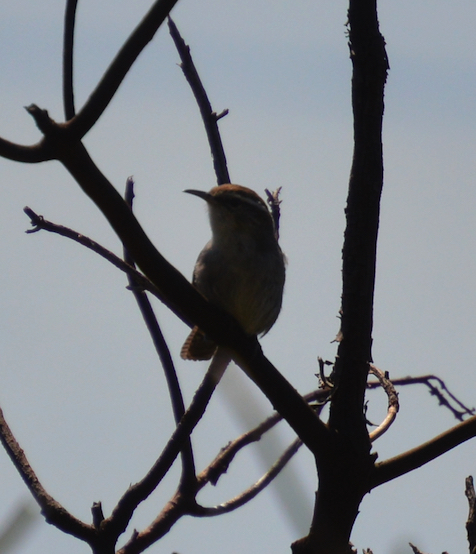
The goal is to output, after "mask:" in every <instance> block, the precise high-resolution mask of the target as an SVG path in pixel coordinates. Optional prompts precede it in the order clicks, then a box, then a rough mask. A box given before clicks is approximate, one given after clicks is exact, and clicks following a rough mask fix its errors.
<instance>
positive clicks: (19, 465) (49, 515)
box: [0, 410, 96, 544]
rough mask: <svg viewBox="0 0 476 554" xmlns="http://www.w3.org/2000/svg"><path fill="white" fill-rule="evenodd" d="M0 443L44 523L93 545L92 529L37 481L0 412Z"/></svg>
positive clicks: (93, 532)
mask: <svg viewBox="0 0 476 554" xmlns="http://www.w3.org/2000/svg"><path fill="white" fill-rule="evenodd" d="M0 441H1V442H2V444H3V446H4V448H5V450H6V451H7V454H8V456H9V457H10V459H11V461H12V462H13V465H14V466H15V467H16V469H17V470H18V473H19V474H20V476H21V478H22V479H23V481H24V482H25V484H26V486H27V487H28V489H29V490H30V492H31V494H32V496H33V498H34V499H35V500H36V502H37V503H38V505H39V506H40V508H41V512H42V514H43V516H44V517H45V519H46V521H47V522H48V523H50V524H52V525H54V526H55V527H57V528H58V529H60V530H61V531H63V532H64V533H68V534H69V535H73V536H75V537H77V538H78V539H81V540H83V541H86V542H87V543H89V544H93V542H94V539H95V536H96V532H95V530H94V528H93V527H92V526H91V525H86V524H85V523H83V522H82V521H80V520H79V519H76V518H75V517H74V516H72V515H71V514H70V513H69V512H68V511H66V510H65V508H63V506H62V505H61V504H59V502H57V501H56V500H55V499H54V498H53V497H52V496H50V495H49V494H48V493H47V492H46V490H45V489H44V488H43V486H42V484H41V483H40V481H39V480H38V477H37V476H36V474H35V472H34V471H33V469H32V467H31V466H30V464H29V462H28V460H27V458H26V456H25V453H24V452H23V450H22V449H21V447H20V445H19V444H18V442H17V440H16V439H15V437H14V436H13V433H12V432H11V430H10V427H9V426H8V424H7V422H6V421H5V418H4V417H3V412H2V410H0Z"/></svg>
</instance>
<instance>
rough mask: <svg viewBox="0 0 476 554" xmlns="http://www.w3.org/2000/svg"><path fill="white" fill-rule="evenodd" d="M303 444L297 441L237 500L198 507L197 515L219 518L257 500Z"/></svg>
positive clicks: (236, 497) (236, 498) (237, 497)
mask: <svg viewBox="0 0 476 554" xmlns="http://www.w3.org/2000/svg"><path fill="white" fill-rule="evenodd" d="M301 446H302V442H301V440H300V439H296V440H295V441H294V442H293V443H292V444H291V445H290V446H289V447H288V448H287V449H286V450H285V451H284V453H283V454H282V455H281V456H280V457H279V459H278V460H277V461H276V462H275V463H274V464H273V465H272V466H271V467H270V469H269V470H268V471H267V472H266V473H265V474H264V475H263V477H261V479H259V480H258V481H256V483H255V484H254V485H252V486H251V487H250V488H249V489H247V490H245V491H244V492H242V493H241V494H239V495H238V496H235V498H232V499H231V500H229V501H228V502H224V503H223V504H219V505H218V506H213V507H204V506H197V508H196V511H195V513H193V514H192V515H196V516H199V517H210V516H218V515H221V514H227V513H229V512H232V511H233V510H236V509H237V508H239V507H240V506H243V505H244V504H246V503H247V502H249V501H250V500H252V499H253V498H255V497H256V496H257V495H258V494H259V493H260V492H261V491H262V490H264V489H265V488H266V487H267V486H268V485H269V484H270V483H271V482H272V481H273V479H274V478H275V477H277V476H278V475H279V473H280V472H281V471H282V469H283V468H284V466H285V465H286V464H287V463H288V462H289V460H290V459H291V458H292V457H293V456H294V454H296V452H297V451H298V450H299V449H300V448H301Z"/></svg>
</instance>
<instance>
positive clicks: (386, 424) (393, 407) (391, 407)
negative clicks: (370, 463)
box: [369, 364, 399, 442]
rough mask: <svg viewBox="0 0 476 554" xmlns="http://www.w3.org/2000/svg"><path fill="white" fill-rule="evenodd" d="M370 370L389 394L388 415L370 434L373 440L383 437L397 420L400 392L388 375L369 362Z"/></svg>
mask: <svg viewBox="0 0 476 554" xmlns="http://www.w3.org/2000/svg"><path fill="white" fill-rule="evenodd" d="M369 370H370V373H372V374H373V375H375V376H376V377H377V379H378V380H379V383H380V385H381V386H382V388H383V389H384V390H385V392H386V393H387V396H388V410H387V417H386V418H385V419H384V420H383V421H382V423H381V424H380V425H379V426H378V427H377V428H376V429H374V430H373V431H372V432H371V433H370V434H369V438H370V440H371V441H372V442H373V441H375V440H377V439H378V438H379V437H381V436H382V435H383V434H384V433H386V432H387V431H388V429H389V428H390V426H391V425H392V423H393V422H394V421H395V418H396V417H397V413H398V410H399V403H398V393H397V391H396V390H395V387H394V386H393V383H392V382H391V381H390V379H389V378H388V376H387V375H386V374H385V373H384V372H383V371H382V370H381V369H379V368H378V367H377V366H375V365H374V364H369Z"/></svg>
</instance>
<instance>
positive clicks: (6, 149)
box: [0, 138, 54, 164]
mask: <svg viewBox="0 0 476 554" xmlns="http://www.w3.org/2000/svg"><path fill="white" fill-rule="evenodd" d="M0 156H1V157H2V158H6V159H7V160H12V161H14V162H22V163H27V164H37V163H40V162H46V161H48V160H53V159H54V155H53V152H52V151H51V150H50V149H49V148H48V146H47V144H46V142H45V141H44V140H41V141H40V142H38V143H36V144H33V145H31V146H24V145H23V144H16V143H14V142H10V141H9V140H5V139H3V138H0Z"/></svg>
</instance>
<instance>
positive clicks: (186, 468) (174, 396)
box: [124, 177, 196, 490]
mask: <svg viewBox="0 0 476 554" xmlns="http://www.w3.org/2000/svg"><path fill="white" fill-rule="evenodd" d="M124 197H125V200H126V203H127V204H128V206H129V207H130V208H131V210H132V205H133V199H134V181H133V180H132V178H131V177H129V178H128V179H127V182H126V192H125V196H124ZM124 261H125V262H126V263H127V264H128V265H130V266H131V267H135V265H134V260H133V259H132V257H131V256H130V255H129V253H128V251H127V250H126V249H124ZM127 278H128V280H129V287H130V290H131V291H132V293H133V295H134V298H135V299H136V302H137V305H138V306H139V310H140V312H141V314H142V317H143V319H144V322H145V324H146V326H147V329H148V331H149V333H150V336H151V338H152V342H153V343H154V346H155V349H156V352H157V354H158V355H159V358H160V361H161V363H162V367H163V369H164V374H165V379H166V381H167V386H168V389H169V395H170V400H171V403H172V411H173V414H174V419H175V424H176V425H178V424H179V422H180V420H181V419H182V417H183V414H184V413H185V404H184V401H183V396H182V391H181V389H180V384H179V381H178V377H177V372H176V371H175V366H174V363H173V361H172V356H171V354H170V350H169V347H168V345H167V343H166V342H165V338H164V335H163V334H162V330H161V328H160V326H159V322H158V321H157V317H156V315H155V313H154V310H153V309H152V306H151V304H150V302H149V299H148V298H147V295H146V293H145V291H144V289H143V288H142V287H141V284H140V283H139V282H138V280H136V279H135V278H134V277H133V276H132V275H131V274H130V273H128V274H127ZM195 484H196V475H195V462H194V459H193V450H192V443H191V440H190V437H189V438H188V440H186V441H185V443H184V447H183V449H182V476H181V480H180V487H179V488H180V490H183V489H190V488H195Z"/></svg>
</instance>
